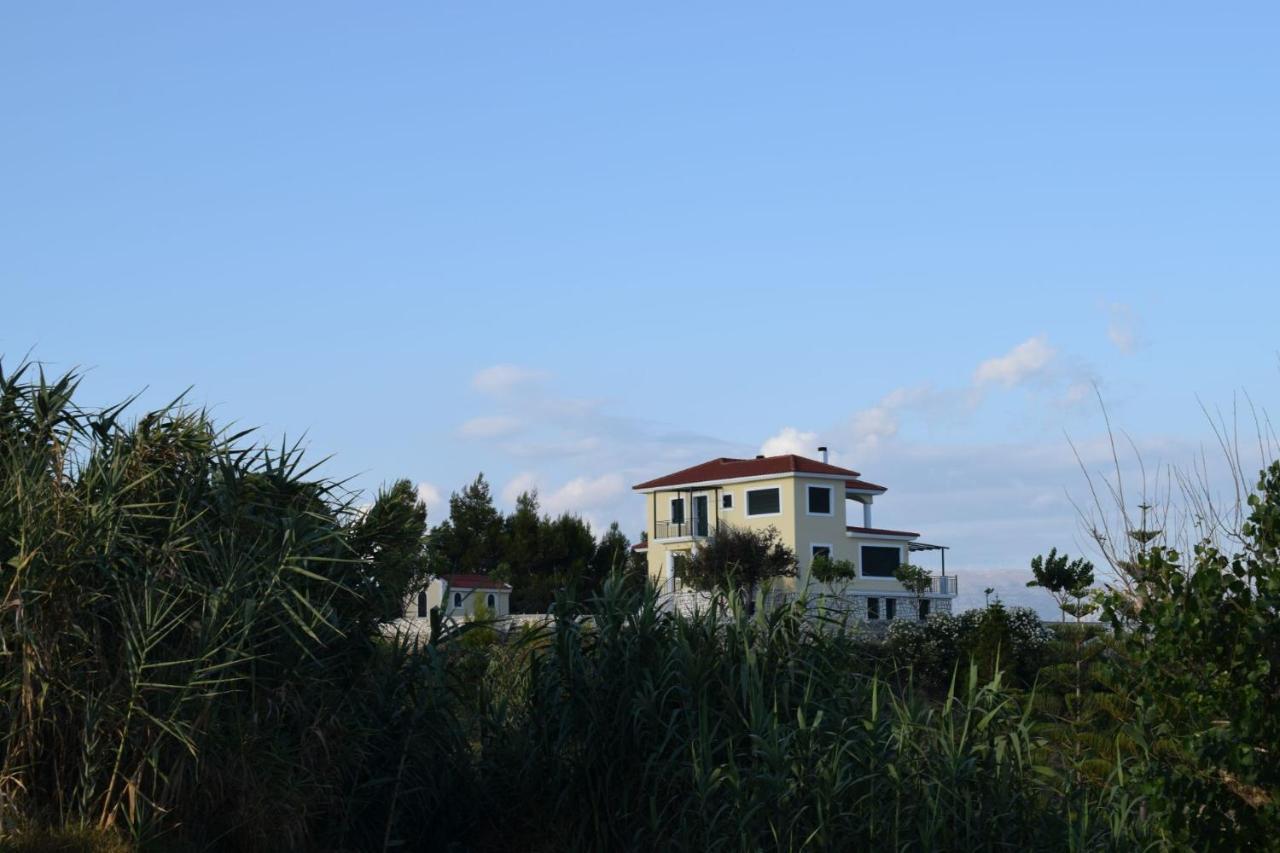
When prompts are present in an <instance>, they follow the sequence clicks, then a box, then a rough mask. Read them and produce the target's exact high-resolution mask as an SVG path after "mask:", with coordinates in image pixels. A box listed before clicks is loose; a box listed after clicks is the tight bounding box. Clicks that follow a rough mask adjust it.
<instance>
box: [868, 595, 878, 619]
mask: <svg viewBox="0 0 1280 853" xmlns="http://www.w3.org/2000/svg"><path fill="white" fill-rule="evenodd" d="M867 618H868V619H879V618H880V599H878V598H868V599H867Z"/></svg>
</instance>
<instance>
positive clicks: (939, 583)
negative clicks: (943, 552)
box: [929, 575, 958, 595]
mask: <svg viewBox="0 0 1280 853" xmlns="http://www.w3.org/2000/svg"><path fill="white" fill-rule="evenodd" d="M957 588H958V587H957V585H956V576H955V575H934V576H933V577H931V578H929V592H931V593H932V594H934V595H955V594H956V589H957Z"/></svg>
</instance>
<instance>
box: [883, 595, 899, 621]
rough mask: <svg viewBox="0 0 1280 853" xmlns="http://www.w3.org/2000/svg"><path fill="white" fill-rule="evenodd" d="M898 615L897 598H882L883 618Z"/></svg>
mask: <svg viewBox="0 0 1280 853" xmlns="http://www.w3.org/2000/svg"><path fill="white" fill-rule="evenodd" d="M897 615H898V600H897V599H896V598H886V599H885V600H884V618H885V619H892V618H893V617H895V616H897Z"/></svg>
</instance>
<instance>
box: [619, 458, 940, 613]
mask: <svg viewBox="0 0 1280 853" xmlns="http://www.w3.org/2000/svg"><path fill="white" fill-rule="evenodd" d="M810 485H814V486H829V487H831V489H832V514H831V515H830V516H817V515H809V505H808V486H810ZM774 487H776V488H778V489H780V490H781V506H782V512H781V514H779V515H775V516H753V517H748V516H747V514H746V493H747V491H748V490H750V489H758V488H774ZM704 493H705V494H706V495H707V496H708V506H709V508H710V509H709V512H710V518H709V519H708V527H709V528H710V527H713V526H714V524H715V521H716V519H717V514H716V510H715V507H716V506H718V505H719V499H720V496H722V495H724V494H726V493H727V494H732V495H733V504H734V506H733V509H731V510H728V511H725V510H723V509H721V510H720V511H719V516H718V517H719V520H720V522H721V523H727V524H732V525H734V526H735V527H746V528H748V529H752V530H763V529H766V528H768V527H774V528H776V529H777V530H778V532H779V533H780V534H781V536H782V541H783V542H784V543H786V545H787V546H788V547H790V548H792V549H793V550H794V551H795V552H796V556H797V558H798V560H799V563H800V571H799V575H798V576H797V577H796V578H794V579H787V580H785V581H783V582H781V583H780V584H779V587H780V591H783V590H788V589H789V590H801V589H804V590H806V591H808V592H810V593H813V594H822V593H839V594H846V595H847V594H850V593H860V594H864V595H866V594H870V595H876V594H898V595H905V594H906V590H905V588H904V587H903V586H902V584H901V583H899V582H898V581H897V580H895V579H893V578H864V577H862V576H861V571H862V553H861V549H862V546H863V545H869V546H878V547H897V548H898V549H899V550H900V554H901V560H902V562H904V563H905V562H910V552H909V551H908V549H907V541H906V540H893V539H871V538H863V537H854V536H850V535H849V532H848V530H847V526H848V525H849V524H850V523H852V524H853V525H854V526H859V527H860V526H861V525H862V505H861V504H860V503H857V502H846V500H845V488H844V482H843V480H826V479H822V478H811V477H804V476H798V477H797V476H785V477H774V478H770V479H762V480H753V481H749V482H743V483H731V484H727V485H725V486H722V487H721V488H720V490H719V492H717V491H716V490H715V489H710V488H708V489H705V490H695V491H694V492H693V494H694V495H698V494H704ZM656 496H657V504H656V506H657V518H658V520H662V521H668V520H670V500H671V498H673V497H677V496H680V497H684V498H685V499H686V501H687V500H688V499H689V493H688V492H680V491H677V490H667V491H660V492H657V493H656ZM640 497H641V498H643V500H644V502H645V526H646V529H647V530H648V531H649V551H648V566H649V577H650V578H651V579H652V580H653V582H654V584H655V585H656V586H657V587H658V588H659V590H666V589H667V581H668V578H667V556H668V554H672V553H676V554H678V553H688V552H689V551H690V550H691V549H692V548H693V547H694V546H695V545H696V544H697V541H696V540H693V539H690V538H688V537H685V538H682V539H679V540H673V541H662V540H659V539H657V538H656V535H655V527H654V520H655V519H654V507H655V503H654V494H653V493H644V494H641V495H640ZM690 517H691V515H690V509H689V508H688V507H686V509H685V518H686V519H689V518H690ZM815 544H823V545H830V546H832V555H833V557H834V558H835V559H838V560H850V561H852V562H853V563H854V565H856V566H857V567H858V571H859V577H857V578H856V579H855V580H853V581H852V582H850V583H843V584H833V585H830V586H828V585H825V584H819V583H817V582H811V581H810V580H809V565H810V563H811V562H812V556H811V555H812V546H813V545H815ZM931 597H932V596H931Z"/></svg>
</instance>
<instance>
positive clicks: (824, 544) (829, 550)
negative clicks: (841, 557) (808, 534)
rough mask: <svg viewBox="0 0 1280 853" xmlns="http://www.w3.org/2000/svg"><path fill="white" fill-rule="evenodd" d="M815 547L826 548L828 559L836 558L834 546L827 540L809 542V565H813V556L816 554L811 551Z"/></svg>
mask: <svg viewBox="0 0 1280 853" xmlns="http://www.w3.org/2000/svg"><path fill="white" fill-rule="evenodd" d="M815 548H826V549H827V559H828V560H834V559H835V558H836V546H834V545H832V544H830V543H828V542H810V543H809V565H813V560H814V557H816V556H817V555H816V554H814V553H813V551H814V549H815Z"/></svg>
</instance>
